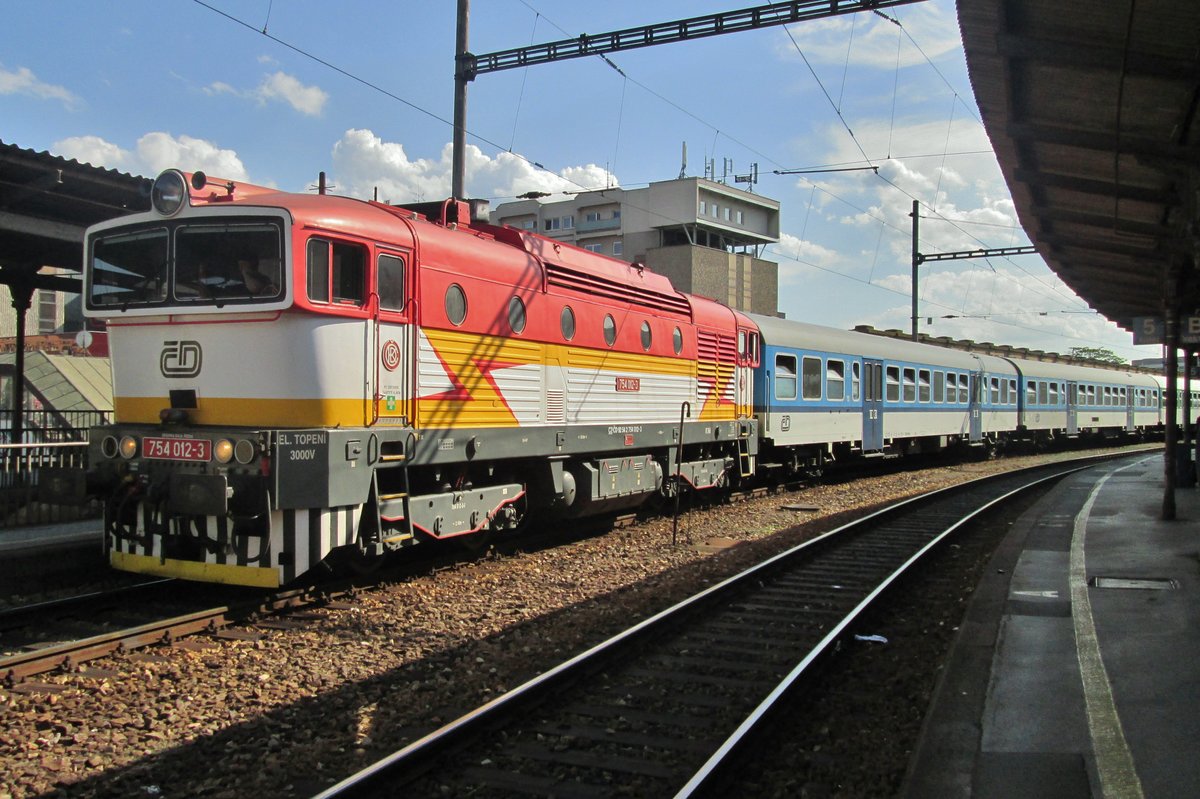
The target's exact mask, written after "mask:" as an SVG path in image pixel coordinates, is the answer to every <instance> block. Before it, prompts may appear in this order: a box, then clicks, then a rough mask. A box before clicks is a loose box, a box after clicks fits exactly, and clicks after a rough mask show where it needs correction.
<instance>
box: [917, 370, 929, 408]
mask: <svg viewBox="0 0 1200 799" xmlns="http://www.w3.org/2000/svg"><path fill="white" fill-rule="evenodd" d="M917 401H918V402H929V370H928V369H921V370H920V371H918V372H917Z"/></svg>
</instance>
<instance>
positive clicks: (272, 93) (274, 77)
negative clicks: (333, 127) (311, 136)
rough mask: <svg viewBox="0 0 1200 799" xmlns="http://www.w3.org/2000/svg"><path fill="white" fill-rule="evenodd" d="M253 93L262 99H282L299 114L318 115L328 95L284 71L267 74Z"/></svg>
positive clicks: (264, 100)
mask: <svg viewBox="0 0 1200 799" xmlns="http://www.w3.org/2000/svg"><path fill="white" fill-rule="evenodd" d="M255 94H257V96H258V97H259V98H260V99H261V100H262V101H263V102H266V101H268V100H282V101H284V102H285V103H287V104H288V105H290V106H291V107H292V108H294V109H296V110H297V111H299V112H300V113H301V114H306V115H308V116H310V117H315V116H320V115H321V110H322V109H323V108H324V107H325V101H326V100H328V99H329V95H328V94H327V93H326V92H324V91H323V90H322V89H320V88H319V87H317V86H305V85H304V84H303V83H301V82H300V81H298V80H296V78H294V77H292V76H291V75H288V74H287V73H284V72H275V73H273V74H271V75H268V76H267V77H266V78H265V79H264V80H263V82H262V83H261V84H260V85H259V87H258V88H257V89H256V90H255Z"/></svg>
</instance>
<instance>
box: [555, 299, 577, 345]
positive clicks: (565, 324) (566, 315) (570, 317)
mask: <svg viewBox="0 0 1200 799" xmlns="http://www.w3.org/2000/svg"><path fill="white" fill-rule="evenodd" d="M558 322H559V325H560V326H561V327H562V334H563V338H565V339H566V340H567V341H570V340H571V339H573V338H575V312H574V311H572V310H571V306H570V305H564V306H563V309H562V315H561V316H560V317H559V318H558Z"/></svg>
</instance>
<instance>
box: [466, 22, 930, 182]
mask: <svg viewBox="0 0 1200 799" xmlns="http://www.w3.org/2000/svg"><path fill="white" fill-rule="evenodd" d="M915 2H920V0H798V2H789V3H770V4H768V5H762V6H755V7H753V8H743V9H740V10H737V11H725V12H721V13H717V14H706V15H704V16H699V17H689V18H687V19H680V20H675V21H674V22H659V23H655V24H652V25H643V26H640V27H636V28H624V29H622V30H617V31H611V32H609V33H598V34H590V35H589V34H586V33H585V34H581V35H580V36H578V37H576V38H574V39H560V40H558V41H554V42H547V43H546V44H535V45H529V46H527V47H514V48H512V49H509V50H497V51H496V52H494V53H485V54H483V55H475V54H473V53H471V52H469V51H468V50H467V39H468V26H469V17H470V5H471V3H470V0H458V26H457V36H456V41H455V55H454V142H453V161H452V167H451V169H452V176H451V183H452V192H453V194H454V197H455V199H465V197H464V188H463V184H464V178H465V160H464V159H465V150H466V130H467V84H468V83H469V82H471V81H473V80H475V77H476V76H477V75H481V74H483V73H486V72H498V71H500V70H503V69H516V68H517V67H526V66H532V65H534V64H545V63H549V62H551V61H561V60H563V59H567V58H583V57H584V56H593V55H603V54H605V53H613V52H617V51H619V50H633V49H636V48H640V47H652V46H654V45H659V44H671V43H673V42H681V41H685V40H688V39H700V38H705V37H708V36H719V35H721V34H725V33H739V32H741V31H748V30H757V29H759V28H769V27H773V26H775V25H786V24H788V23H791V22H804V21H806V20H812V19H824V18H826V17H834V16H840V15H842V14H853V13H857V12H859V11H875V10H877V9H880V8H888V7H891V6H899V5H908V4H909V3H915Z"/></svg>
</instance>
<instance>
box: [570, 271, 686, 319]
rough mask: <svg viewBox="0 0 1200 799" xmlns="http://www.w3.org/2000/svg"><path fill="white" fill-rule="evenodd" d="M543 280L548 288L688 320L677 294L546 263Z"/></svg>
mask: <svg viewBox="0 0 1200 799" xmlns="http://www.w3.org/2000/svg"><path fill="white" fill-rule="evenodd" d="M546 280H547V282H548V283H549V284H550V285H551V286H559V287H561V288H566V289H572V290H574V291H581V292H584V293H585V294H591V295H593V296H596V297H603V298H605V299H608V300H616V301H618V302H627V303H629V304H631V305H638V306H641V307H643V308H653V309H654V310H657V311H666V312H667V313H673V314H678V315H680V316H684V317H687V318H689V319H690V318H691V315H692V306H691V304H690V303H689V302H688V301H687V298H686V297H684V296H682V295H680V294H667V293H665V292H661V291H655V290H654V289H648V288H642V287H638V286H631V285H628V284H622V283H616V282H613V281H611V280H607V279H605V278H603V277H600V276H597V275H591V274H588V273H586V272H580V271H577V270H575V269H570V268H568V267H565V266H562V265H560V264H552V263H547V264H546Z"/></svg>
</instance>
